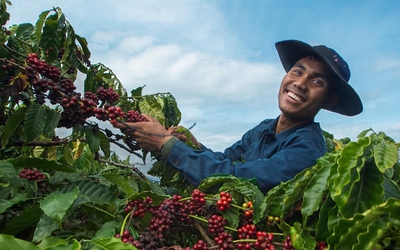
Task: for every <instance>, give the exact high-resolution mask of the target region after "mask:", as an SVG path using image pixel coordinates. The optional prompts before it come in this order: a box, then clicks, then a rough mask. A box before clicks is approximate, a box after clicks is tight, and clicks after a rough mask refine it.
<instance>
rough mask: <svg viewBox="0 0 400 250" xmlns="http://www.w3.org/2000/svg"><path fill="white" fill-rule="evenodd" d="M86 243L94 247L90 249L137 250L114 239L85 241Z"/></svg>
mask: <svg viewBox="0 0 400 250" xmlns="http://www.w3.org/2000/svg"><path fill="white" fill-rule="evenodd" d="M86 242H89V243H91V244H92V245H93V246H94V247H93V248H91V249H102V250H137V248H136V247H134V246H132V245H131V244H126V243H123V242H122V241H121V239H117V238H115V237H110V238H101V239H96V240H87V241H86Z"/></svg>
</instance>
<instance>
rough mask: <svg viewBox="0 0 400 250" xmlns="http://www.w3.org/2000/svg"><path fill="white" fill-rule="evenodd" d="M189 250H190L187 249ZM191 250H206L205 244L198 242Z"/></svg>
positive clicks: (202, 241) (201, 241)
mask: <svg viewBox="0 0 400 250" xmlns="http://www.w3.org/2000/svg"><path fill="white" fill-rule="evenodd" d="M187 249H188V250H190V249H191V248H190V247H189V248H187ZM193 250H208V246H207V243H206V242H205V241H204V240H198V241H197V242H196V243H195V244H194V245H193Z"/></svg>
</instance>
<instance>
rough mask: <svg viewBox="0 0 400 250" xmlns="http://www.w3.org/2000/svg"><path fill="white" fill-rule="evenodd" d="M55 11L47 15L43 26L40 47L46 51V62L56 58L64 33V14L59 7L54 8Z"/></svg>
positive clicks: (50, 62)
mask: <svg viewBox="0 0 400 250" xmlns="http://www.w3.org/2000/svg"><path fill="white" fill-rule="evenodd" d="M54 10H55V11H56V13H55V14H54V15H51V16H49V17H48V18H47V19H46V21H45V25H44V27H43V32H42V37H41V39H40V47H41V49H43V50H44V51H46V62H47V63H49V64H53V62H54V61H55V60H57V59H58V55H59V53H60V49H61V48H60V46H61V45H62V42H61V41H63V37H64V35H65V29H64V27H65V16H64V14H63V13H62V12H61V9H60V8H54Z"/></svg>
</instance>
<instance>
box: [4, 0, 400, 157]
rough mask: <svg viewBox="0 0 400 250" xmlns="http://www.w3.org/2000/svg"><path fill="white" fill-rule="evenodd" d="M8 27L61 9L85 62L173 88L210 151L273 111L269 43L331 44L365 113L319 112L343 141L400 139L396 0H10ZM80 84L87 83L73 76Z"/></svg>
mask: <svg viewBox="0 0 400 250" xmlns="http://www.w3.org/2000/svg"><path fill="white" fill-rule="evenodd" d="M11 3H12V6H8V12H9V13H10V15H11V18H10V20H9V22H8V23H7V24H6V26H10V25H12V24H20V23H32V24H34V23H35V22H36V20H37V19H38V16H39V14H40V13H41V12H42V11H45V10H49V9H51V8H52V7H59V8H61V9H62V11H63V13H64V14H65V16H66V19H67V20H68V21H69V22H70V24H71V25H72V26H73V27H74V30H75V32H76V33H77V34H78V35H80V36H83V37H85V38H86V39H87V41H88V47H89V49H90V51H91V52H92V57H91V62H92V63H97V62H101V63H103V64H104V65H106V66H107V67H109V68H111V69H112V70H113V72H114V73H115V74H116V75H117V77H118V78H119V79H120V81H121V82H122V84H123V85H124V87H125V88H126V89H127V90H128V91H129V90H131V89H135V88H137V87H141V86H144V85H145V88H144V90H143V93H144V94H154V93H159V92H170V93H171V94H172V95H173V96H174V97H175V98H176V100H177V103H178V107H179V109H180V111H181V112H182V120H181V125H183V126H185V127H190V126H191V125H193V124H194V123H196V125H195V126H194V127H193V129H192V130H191V131H192V133H193V134H194V135H195V136H196V138H197V139H198V140H199V141H200V142H202V143H203V144H205V145H206V146H207V147H209V148H211V149H214V150H215V151H223V150H224V149H225V148H226V147H228V146H230V145H232V144H233V143H234V142H236V141H237V140H239V139H240V138H241V136H242V135H243V134H244V133H245V132H246V131H247V130H249V129H251V128H253V127H254V126H256V125H257V124H259V123H260V122H261V121H262V120H264V119H266V118H276V117H277V116H278V115H279V114H280V111H279V108H278V99H277V96H278V89H279V85H280V82H281V80H282V77H283V76H284V75H285V71H284V69H283V67H282V65H281V63H280V61H279V57H278V54H277V52H276V50H275V42H277V41H281V40H286V39H296V40H301V41H304V42H306V43H309V44H311V45H319V44H324V45H327V46H328V47H331V48H333V49H335V50H336V51H337V52H338V53H339V54H340V55H341V56H342V57H343V58H344V59H345V60H346V61H347V63H348V64H349V66H350V70H351V79H350V81H349V83H350V85H351V86H352V87H353V88H354V89H355V90H356V91H357V92H358V94H359V96H360V98H361V100H362V102H363V106H364V111H363V112H362V113H361V114H360V115H357V116H352V117H349V116H343V115H340V114H336V113H333V112H330V111H327V110H321V111H320V113H319V114H318V115H317V116H316V118H315V120H316V121H317V122H319V123H320V125H321V127H322V129H323V130H325V131H327V132H329V133H331V134H333V135H334V137H335V138H337V139H341V138H344V137H350V138H351V139H352V140H356V139H357V135H358V134H359V133H360V132H362V131H363V130H365V129H370V128H371V129H373V130H374V131H376V132H379V131H382V132H385V133H386V134H387V135H388V136H390V137H392V138H393V139H394V140H396V141H397V142H399V141H400V119H399V118H400V115H399V108H400V87H399V86H400V80H399V78H400V32H399V29H400V14H399V13H400V1H397V0H387V1H378V0H376V1H372V0H362V1H347V0H331V1H329V0H327V1H320V0H308V1H290V0H280V1H276V0H252V1H248V0H168V1H162V0H158V1H156V0H148V1H142V0H124V1H121V0H112V1H111V0H102V1H93V0H85V1H83V0H69V1H62V0H11ZM75 84H76V85H79V84H83V82H80V83H79V82H76V83H75Z"/></svg>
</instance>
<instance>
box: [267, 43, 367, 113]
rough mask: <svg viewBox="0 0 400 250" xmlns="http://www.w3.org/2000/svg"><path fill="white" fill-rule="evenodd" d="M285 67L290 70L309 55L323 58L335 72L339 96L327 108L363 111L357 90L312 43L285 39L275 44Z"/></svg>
mask: <svg viewBox="0 0 400 250" xmlns="http://www.w3.org/2000/svg"><path fill="white" fill-rule="evenodd" d="M275 47H276V50H277V51H278V55H279V58H280V60H281V63H282V65H283V68H284V69H285V71H286V72H288V71H289V70H290V69H291V68H292V67H293V65H295V63H296V62H298V61H299V60H300V59H302V58H304V57H307V56H317V57H319V58H321V59H322V60H323V61H324V62H325V64H326V65H327V66H328V68H329V69H330V70H331V72H332V73H333V78H334V79H333V83H334V86H333V87H334V89H335V92H336V93H337V94H338V96H339V100H338V102H337V103H336V104H335V105H334V106H332V107H330V108H327V110H330V111H332V112H336V113H339V114H342V115H347V116H354V115H358V114H359V113H361V112H362V111H363V105H362V102H361V99H360V97H359V96H358V94H357V92H356V91H355V90H354V89H353V88H352V87H351V86H350V85H349V84H348V82H347V81H346V80H344V79H343V78H342V77H341V76H340V74H338V73H337V72H336V70H335V69H334V67H333V65H332V62H331V61H329V60H327V59H326V58H325V57H324V56H323V55H321V54H320V53H319V52H318V51H316V50H315V49H314V48H313V47H312V46H311V45H309V44H307V43H304V42H301V41H298V40H285V41H281V42H277V43H276V44H275Z"/></svg>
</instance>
